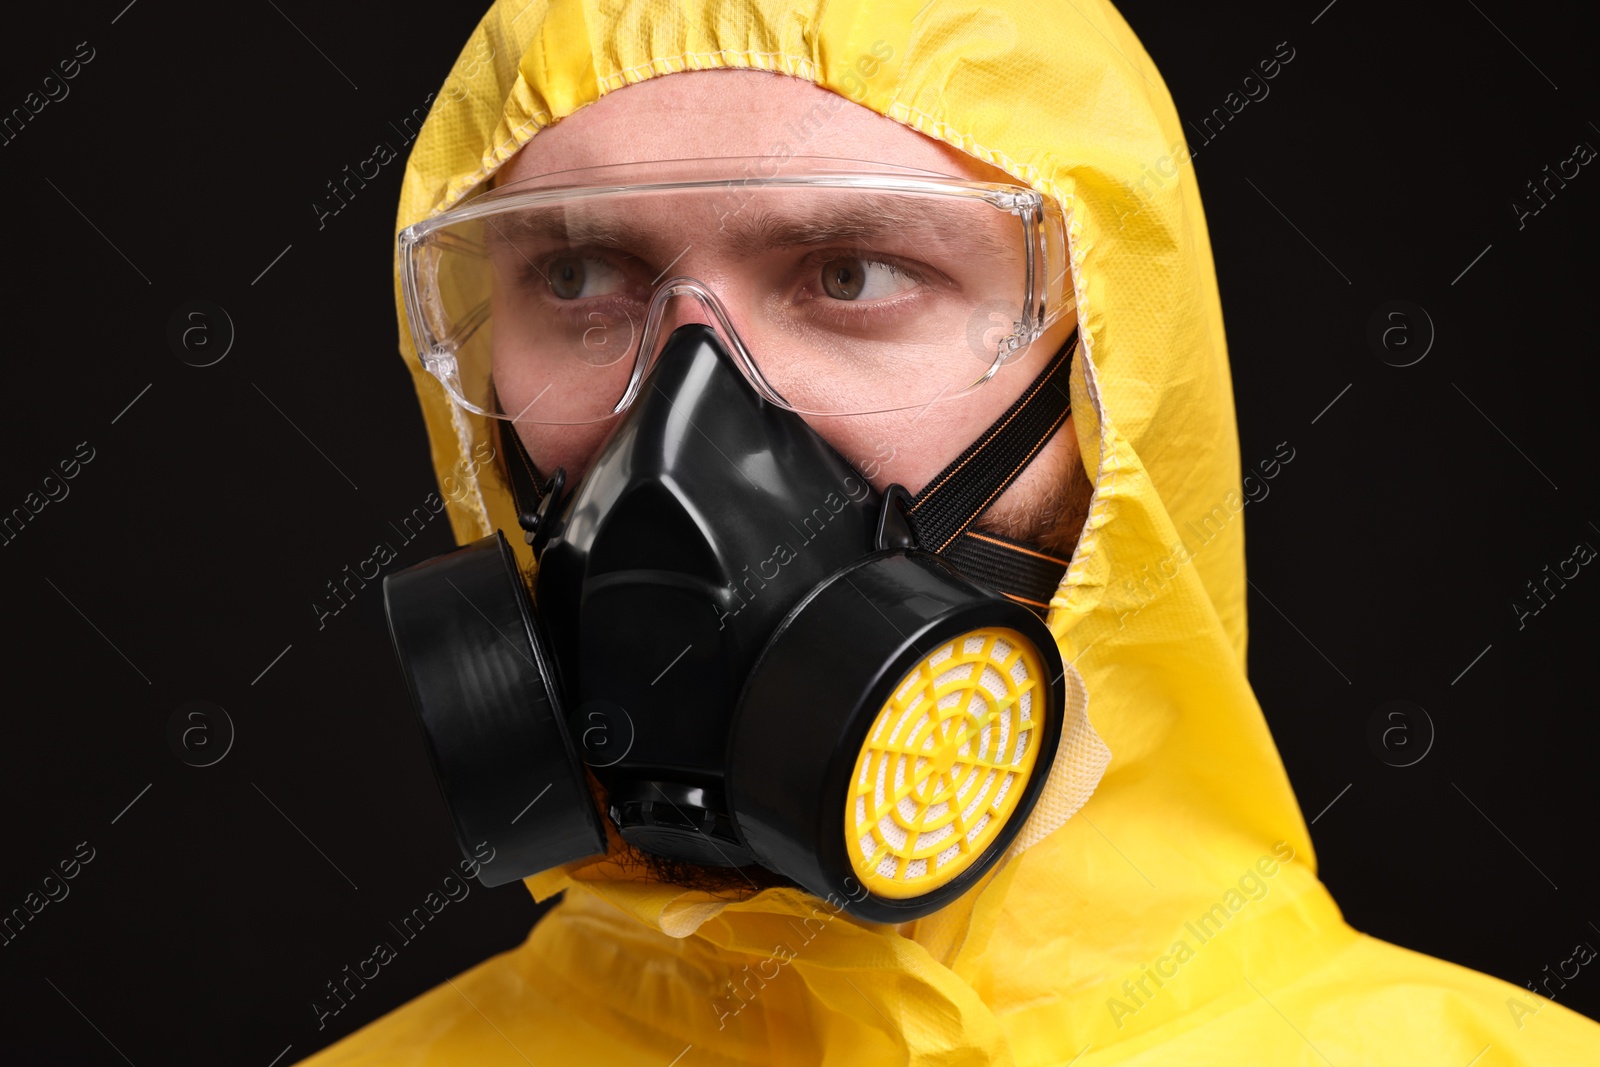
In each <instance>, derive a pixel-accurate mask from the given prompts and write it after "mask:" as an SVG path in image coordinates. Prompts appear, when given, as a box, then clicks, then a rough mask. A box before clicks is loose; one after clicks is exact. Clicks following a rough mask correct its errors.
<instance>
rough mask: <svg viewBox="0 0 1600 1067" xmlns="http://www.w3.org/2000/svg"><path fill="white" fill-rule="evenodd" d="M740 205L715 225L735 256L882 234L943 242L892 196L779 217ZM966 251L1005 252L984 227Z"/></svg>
mask: <svg viewBox="0 0 1600 1067" xmlns="http://www.w3.org/2000/svg"><path fill="white" fill-rule="evenodd" d="M742 211H744V208H742V206H739V208H734V210H733V211H730V213H726V214H723V218H722V222H720V229H722V232H723V234H725V235H726V240H728V243H730V245H731V246H733V250H734V253H736V254H739V256H757V254H760V253H763V251H768V250H771V248H786V246H794V245H827V243H830V242H866V243H869V245H870V243H872V242H875V240H883V238H890V237H901V238H910V240H912V243H917V242H928V243H933V245H944V243H947V242H944V240H941V238H942V234H941V230H938V229H934V227H930V226H928V214H926V211H915V210H910V205H906V203H898V202H896V200H890V202H886V203H882V205H874V206H867V205H862V203H846V205H842V206H838V208H834V210H829V211H827V213H826V214H813V216H782V214H774V213H773V211H770V210H765V208H762V210H757V211H755V213H754V214H750V216H747V218H741V214H742ZM970 238H971V243H970V245H968V246H966V250H973V248H974V246H976V250H978V251H979V253H982V254H986V256H997V254H1003V253H1005V251H1006V246H1005V242H1000V240H997V238H995V237H994V235H992V234H989V232H984V230H979V229H974V230H973V232H971V234H970Z"/></svg>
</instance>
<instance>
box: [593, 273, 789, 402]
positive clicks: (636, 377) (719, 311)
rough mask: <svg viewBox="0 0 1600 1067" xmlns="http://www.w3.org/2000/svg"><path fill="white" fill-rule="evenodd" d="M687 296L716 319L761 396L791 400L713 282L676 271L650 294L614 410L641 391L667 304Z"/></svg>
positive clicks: (776, 400)
mask: <svg viewBox="0 0 1600 1067" xmlns="http://www.w3.org/2000/svg"><path fill="white" fill-rule="evenodd" d="M678 296H687V297H691V298H692V299H694V300H697V301H699V302H700V305H701V306H702V307H704V308H705V309H706V311H707V312H709V313H710V317H711V319H712V320H713V329H715V330H716V331H717V332H718V333H719V334H721V336H722V339H723V341H724V342H725V343H726V344H727V345H728V348H729V349H730V351H731V352H732V354H733V358H734V362H736V363H737V364H738V365H739V370H740V371H741V372H743V374H744V376H745V378H746V379H748V380H749V382H750V384H751V385H752V386H754V387H755V390H756V392H758V393H759V394H761V396H762V398H763V399H765V400H768V401H771V402H772V403H775V404H778V405H780V406H782V407H789V406H790V404H789V402H788V401H787V400H785V399H784V398H783V395H782V394H781V393H779V392H778V390H777V389H775V388H774V387H773V385H772V383H771V382H769V381H767V379H766V376H765V375H763V374H762V373H761V368H760V367H758V366H757V365H756V361H755V360H754V359H753V358H752V357H751V355H750V350H749V348H748V347H747V346H746V345H745V343H744V338H742V337H740V336H739V331H738V330H735V329H734V328H733V320H732V319H731V318H730V317H729V315H728V311H727V308H725V307H724V306H723V304H722V301H721V300H720V299H718V297H717V295H716V294H715V293H713V292H712V291H711V288H710V286H708V285H706V284H705V283H704V282H702V281H700V280H699V279H698V278H693V277H690V276H689V275H687V274H678V275H674V276H673V277H671V278H668V279H667V280H666V281H665V282H662V283H661V285H660V286H659V287H658V288H657V289H656V291H655V292H654V293H653V294H652V295H651V297H650V304H649V306H648V307H647V308H646V309H645V317H644V328H643V330H642V331H641V332H640V336H639V350H638V352H637V353H636V354H635V356H634V360H633V373H632V374H631V375H630V376H629V378H628V386H627V388H626V389H625V390H623V393H622V399H620V400H618V401H617V406H616V407H615V408H614V409H613V414H615V413H620V412H622V411H626V410H627V408H628V406H629V405H630V404H632V403H633V401H634V400H635V398H637V397H638V395H639V390H640V388H641V387H642V385H643V383H644V377H645V372H646V370H647V369H648V368H649V366H650V362H651V359H652V358H653V356H654V353H655V349H656V347H657V341H658V340H659V339H660V336H659V335H660V333H661V320H662V319H663V318H664V317H665V316H666V310H667V304H668V303H669V302H670V301H671V300H672V299H673V298H675V297H678Z"/></svg>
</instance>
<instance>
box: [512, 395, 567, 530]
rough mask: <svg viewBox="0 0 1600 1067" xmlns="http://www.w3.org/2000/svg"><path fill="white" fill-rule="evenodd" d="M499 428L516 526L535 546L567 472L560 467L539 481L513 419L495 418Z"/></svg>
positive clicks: (564, 481) (535, 468) (559, 497)
mask: <svg viewBox="0 0 1600 1067" xmlns="http://www.w3.org/2000/svg"><path fill="white" fill-rule="evenodd" d="M495 421H496V422H498V423H499V424H500V425H499V427H498V429H499V433H500V447H501V449H502V450H503V451H504V452H505V453H506V454H507V459H506V463H505V469H506V474H507V477H508V479H509V480H510V482H511V499H512V501H513V502H514V503H515V504H516V508H517V525H518V526H520V527H522V538H523V540H525V541H527V542H528V544H530V545H532V544H534V543H535V542H536V540H537V538H538V534H539V527H540V526H541V525H542V524H543V523H544V519H545V512H546V511H548V510H549V508H550V506H551V505H552V504H553V503H555V502H556V501H558V500H560V499H561V489H562V487H563V486H564V485H565V484H566V480H567V472H566V471H565V470H564V469H563V468H561V467H557V468H556V472H555V474H554V475H552V476H551V477H550V478H548V479H545V480H543V481H541V480H540V478H539V469H538V468H537V467H535V466H534V465H533V457H532V456H530V455H528V447H527V446H526V445H524V444H523V443H522V435H521V434H519V433H517V427H516V423H514V422H512V421H511V420H510V419H496V420H495Z"/></svg>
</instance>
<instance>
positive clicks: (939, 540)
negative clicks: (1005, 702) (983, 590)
mask: <svg viewBox="0 0 1600 1067" xmlns="http://www.w3.org/2000/svg"><path fill="white" fill-rule="evenodd" d="M1077 340H1078V331H1077V330H1076V329H1074V330H1073V331H1072V334H1071V336H1069V337H1068V338H1067V340H1066V343H1065V344H1063V345H1062V346H1061V349H1060V351H1058V352H1057V353H1056V354H1055V356H1054V357H1053V358H1052V359H1051V360H1050V363H1049V365H1048V366H1046V367H1045V368H1044V370H1042V371H1040V372H1039V376H1038V377H1037V378H1035V379H1034V380H1033V382H1032V384H1030V385H1029V386H1028V388H1027V389H1026V390H1025V391H1024V392H1023V394H1022V395H1021V396H1020V397H1018V398H1017V400H1016V402H1015V403H1013V404H1012V405H1011V407H1009V408H1008V409H1006V412H1005V413H1004V414H1003V415H1001V416H1000V417H999V418H998V419H996V420H995V421H994V423H993V425H991V426H990V427H989V428H988V429H987V430H985V431H984V432H983V435H982V436H980V437H979V438H978V439H977V440H976V441H974V442H973V443H972V444H971V445H970V446H968V448H967V450H966V451H965V452H963V453H961V455H959V456H957V457H956V458H955V460H954V461H952V462H951V463H950V465H949V466H948V467H946V468H945V469H944V470H942V471H940V472H939V473H938V474H937V475H936V476H934V478H933V479H932V480H930V481H929V482H928V484H927V486H926V487H925V488H924V489H923V490H922V492H920V493H918V494H917V495H916V496H914V497H912V498H911V503H910V506H909V507H907V508H906V520H907V522H908V523H909V524H910V526H911V529H912V532H913V533H914V534H915V535H916V538H917V544H918V546H919V547H921V548H922V549H924V550H925V551H929V552H935V553H938V554H939V555H942V556H944V557H945V558H947V559H949V560H950V561H951V562H952V563H954V564H955V565H956V566H957V567H958V568H959V569H960V570H961V571H962V572H963V573H964V574H966V575H967V577H969V578H971V579H972V580H974V581H977V582H980V583H982V584H984V585H987V586H989V587H991V588H993V589H994V590H995V591H996V592H999V593H1000V594H1001V595H1003V596H1006V597H1009V598H1010V599H1012V600H1015V601H1017V602H1019V603H1021V604H1025V605H1027V606H1028V607H1030V608H1032V609H1034V610H1035V611H1036V612H1039V613H1040V614H1044V613H1045V612H1046V611H1048V609H1049V606H1050V598H1051V597H1053V596H1054V595H1055V593H1056V588H1057V587H1058V586H1059V585H1060V584H1061V579H1062V577H1063V576H1064V575H1065V574H1066V571H1067V564H1068V563H1069V562H1070V561H1069V560H1065V559H1061V558H1059V557H1057V556H1053V555H1050V554H1049V553H1046V552H1042V551H1040V550H1039V549H1038V548H1037V547H1036V546H1034V545H1030V544H1027V543H1025V542H1022V541H1016V540H1013V539H1011V538H1009V537H1001V536H1000V535H999V534H992V533H987V532H978V531H974V530H972V529H971V526H972V524H973V523H974V522H976V521H977V520H978V518H979V517H980V516H982V515H983V513H984V512H985V511H987V510H989V506H990V505H991V504H993V503H994V502H995V500H997V499H998V498H999V496H1000V494H1001V493H1003V492H1005V490H1006V489H1007V487H1009V486H1010V485H1011V483H1012V482H1014V481H1016V480H1017V477H1018V475H1020V474H1021V473H1022V472H1023V470H1025V469H1026V468H1027V466H1028V464H1030V463H1032V462H1033V459H1034V457H1035V456H1037V455H1038V454H1039V452H1040V450H1041V449H1043V448H1044V446H1045V443H1046V442H1047V441H1049V440H1050V438H1051V436H1052V435H1053V434H1054V433H1055V432H1056V430H1058V429H1059V428H1060V427H1061V424H1062V423H1063V422H1065V421H1066V419H1067V416H1068V415H1070V414H1071V413H1072V399H1071V396H1070V395H1069V393H1068V391H1067V372H1068V369H1069V368H1070V367H1071V366H1072V355H1073V353H1074V352H1075V351H1076V349H1077Z"/></svg>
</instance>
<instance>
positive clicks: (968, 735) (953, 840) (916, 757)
mask: <svg viewBox="0 0 1600 1067" xmlns="http://www.w3.org/2000/svg"><path fill="white" fill-rule="evenodd" d="M1046 681H1047V680H1046V679H1045V678H1044V677H1043V670H1042V668H1041V666H1040V657H1039V654H1038V653H1037V651H1035V649H1034V648H1033V646H1032V645H1030V644H1029V643H1028V642H1027V641H1026V640H1024V639H1023V638H1022V637H1021V635H1019V634H1017V633H1015V632H1014V631H1011V630H1003V629H982V630H973V631H971V632H969V633H967V634H964V635H962V636H961V637H957V638H956V639H954V640H953V641H950V642H948V643H947V644H945V645H944V646H943V647H941V648H940V649H938V650H937V651H936V652H934V653H933V654H932V655H930V656H929V657H928V658H927V659H925V660H923V661H922V662H921V663H920V664H918V665H917V666H916V667H915V668H913V669H912V670H911V672H910V673H908V674H907V675H906V676H905V678H904V679H902V680H901V682H900V685H899V687H898V688H897V689H896V690H895V693H894V695H893V696H892V697H891V698H890V699H889V701H888V703H886V704H885V705H884V706H883V708H882V709H881V710H880V711H879V712H878V716H877V718H876V719H874V720H873V723H872V726H871V728H870V729H869V730H868V731H867V737H866V740H865V742H864V743H863V744H862V748H861V753H860V755H859V756H858V757H857V759H856V768H855V774H854V776H853V777H852V778H851V782H852V783H853V785H852V790H851V796H850V801H849V803H848V805H847V810H846V812H845V840H846V842H847V843H848V846H849V849H850V860H851V865H852V866H853V867H854V869H855V874H856V876H857V877H859V878H860V879H861V881H862V884H864V885H865V886H867V888H868V889H870V890H871V891H872V892H874V893H876V894H877V895H879V896H882V897H890V898H895V899H904V898H907V897H915V896H921V895H922V894H925V893H929V892H931V891H933V890H935V889H937V888H939V887H940V886H942V885H944V884H946V883H947V882H949V881H950V879H952V878H954V877H955V876H956V875H958V874H960V873H961V872H962V871H964V870H966V869H967V868H968V867H970V866H971V865H972V863H973V862H974V861H975V860H977V858H978V857H979V856H981V855H982V854H983V852H984V850H985V849H987V848H988V846H989V844H990V843H991V842H992V841H993V840H994V839H995V837H996V836H997V835H998V834H999V833H1000V831H1001V830H1002V828H1004V826H1005V825H1006V822H1007V820H1008V819H1009V818H1010V817H1011V815H1012V813H1013V812H1014V811H1015V810H1016V807H1017V803H1018V801H1019V800H1020V799H1021V797H1022V795H1023V794H1024V793H1025V792H1026V785H1027V781H1028V778H1029V776H1030V775H1031V774H1032V773H1033V770H1034V764H1035V758H1036V756H1037V753H1038V748H1039V744H1040V741H1039V738H1040V727H1041V726H1042V725H1043V723H1042V721H1041V719H1040V715H1041V714H1042V713H1043V705H1042V704H1041V703H1040V702H1039V701H1037V700H1036V699H1035V697H1036V694H1037V693H1038V692H1039V691H1040V687H1041V686H1043V685H1045V683H1046Z"/></svg>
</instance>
